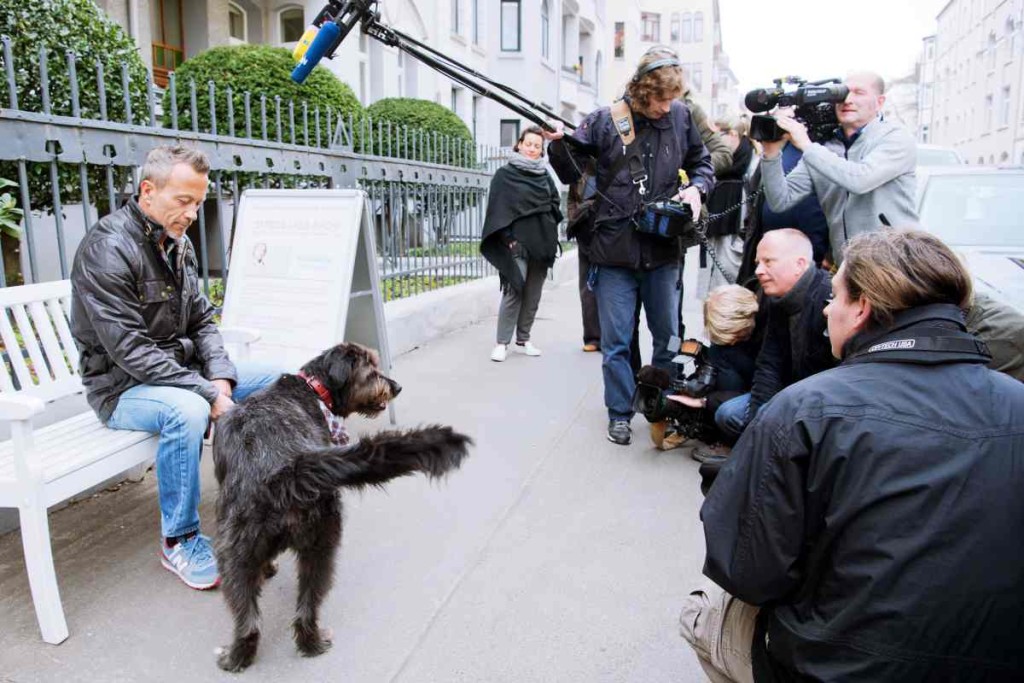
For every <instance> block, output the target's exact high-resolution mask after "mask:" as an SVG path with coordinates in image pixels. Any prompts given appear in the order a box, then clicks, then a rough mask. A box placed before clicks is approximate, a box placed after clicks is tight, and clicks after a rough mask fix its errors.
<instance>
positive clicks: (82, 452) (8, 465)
mask: <svg viewBox="0 0 1024 683" xmlns="http://www.w3.org/2000/svg"><path fill="white" fill-rule="evenodd" d="M34 436H35V453H34V454H33V457H34V459H35V460H34V462H35V463H37V465H38V467H39V468H40V469H41V470H42V472H43V479H44V481H46V482H49V481H53V480H54V479H58V478H60V477H63V476H67V475H68V474H69V473H71V472H74V471H76V470H78V469H81V468H84V467H86V466H88V465H90V464H92V463H94V462H96V461H98V460H102V459H103V458H105V457H107V456H108V455H110V454H111V453H116V452H117V451H120V450H124V449H126V448H129V447H131V446H132V445H134V444H137V443H142V442H144V441H147V440H149V439H154V440H155V437H154V436H153V435H152V434H148V433H146V432H134V431H127V430H121V429H109V428H107V427H105V426H104V425H103V424H102V423H101V422H100V421H99V419H98V418H97V417H96V416H95V415H93V414H92V413H83V414H82V415H76V416H75V417H72V418H69V419H67V420H63V421H61V422H58V423H56V424H53V425H50V426H49V427H44V428H43V429H40V430H39V431H37V432H35V434H34ZM14 479H15V468H14V445H13V443H12V442H11V441H5V442H3V443H0V482H2V481H5V480H6V481H14ZM0 502H2V501H0Z"/></svg>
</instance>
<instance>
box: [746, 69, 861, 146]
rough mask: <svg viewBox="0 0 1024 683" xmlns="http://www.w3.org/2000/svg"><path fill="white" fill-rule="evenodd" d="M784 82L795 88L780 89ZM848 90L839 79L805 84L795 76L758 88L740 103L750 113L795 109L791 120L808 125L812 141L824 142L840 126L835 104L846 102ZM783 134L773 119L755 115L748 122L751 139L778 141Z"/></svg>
mask: <svg viewBox="0 0 1024 683" xmlns="http://www.w3.org/2000/svg"><path fill="white" fill-rule="evenodd" d="M783 83H785V84H787V85H796V86H797V87H796V88H795V89H793V90H789V91H786V90H785V89H783V87H782V85H783ZM849 93H850V89H849V88H847V87H846V86H845V85H843V84H842V82H841V81H840V80H839V79H838V78H827V79H825V80H823V81H814V82H813V83H808V82H807V81H805V80H803V79H802V78H798V77H796V76H787V77H786V78H776V79H775V87H774V88H758V89H757V90H751V91H750V92H748V93H747V96H746V98H744V100H743V103H744V104H745V105H746V107H747V109H749V110H750V111H752V112H767V111H771V110H772V109H775V108H776V107H796V111H795V112H794V113H793V117H794V118H795V119H796V120H797V121H799V122H800V123H802V124H804V125H805V126H807V135H808V136H809V137H810V138H811V142H821V141H823V140H825V139H827V138H828V137H829V136H830V135H832V133H833V131H835V129H836V126H838V125H839V119H837V118H836V109H835V105H836V104H838V103H839V102H842V101H843V100H845V99H846V96H847V95H848V94H849ZM785 132H786V131H784V130H782V129H781V128H779V124H778V123H777V122H776V119H775V117H774V116H771V115H768V114H763V113H758V114H755V115H754V116H753V117H751V119H750V137H751V138H753V139H754V140H759V141H761V142H775V141H777V140H781V139H782V136H783V135H784V134H785Z"/></svg>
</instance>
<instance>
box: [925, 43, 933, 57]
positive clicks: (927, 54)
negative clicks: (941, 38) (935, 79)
mask: <svg viewBox="0 0 1024 683" xmlns="http://www.w3.org/2000/svg"><path fill="white" fill-rule="evenodd" d="M934 57H935V43H928V47H926V48H925V51H924V58H925V61H929V62H930V61H932V59H933V58H934Z"/></svg>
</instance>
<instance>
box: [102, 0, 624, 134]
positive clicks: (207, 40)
mask: <svg viewBox="0 0 1024 683" xmlns="http://www.w3.org/2000/svg"><path fill="white" fill-rule="evenodd" d="M96 2H97V4H98V6H99V7H100V8H101V9H102V10H104V11H105V12H106V14H107V15H108V16H110V17H111V18H112V19H114V20H115V21H117V22H118V23H119V24H121V26H123V27H124V29H125V30H126V31H127V32H128V33H129V34H130V35H131V36H132V38H133V39H134V40H135V41H136V43H137V44H138V45H139V46H140V48H141V54H142V57H143V59H144V61H145V62H146V64H147V65H148V66H149V67H150V69H151V70H152V72H153V77H154V82H155V83H156V84H157V85H158V86H162V85H164V84H166V82H167V74H168V73H169V72H171V71H173V70H174V69H175V68H176V67H177V66H178V65H179V64H181V63H182V62H183V61H184V60H186V59H188V58H189V57H191V56H193V55H195V54H197V53H199V52H202V51H203V50H206V49H208V48H210V47H214V46H219V45H232V44H245V43H252V44H270V45H280V46H283V47H287V48H292V47H294V46H295V44H296V42H297V41H298V40H299V38H300V37H301V36H302V33H303V32H304V31H305V28H306V26H307V24H308V23H309V22H310V21H311V20H312V18H313V17H314V16H315V15H316V14H317V13H318V12H319V11H320V9H321V8H322V7H323V2H322V1H321V0H96ZM605 7H606V0H498V1H497V2H485V0H388V1H387V2H382V3H380V5H379V9H380V12H381V21H382V22H383V23H384V24H386V25H387V26H390V27H393V28H395V29H398V30H400V31H402V32H403V33H405V34H407V35H409V36H410V37H412V38H415V39H416V40H419V41H422V42H423V43H426V44H428V45H430V46H431V47H432V48H434V49H436V50H438V51H440V52H442V53H443V54H445V55H447V56H449V57H451V58H454V59H456V60H458V61H460V62H462V63H463V64H465V65H466V66H468V67H470V68H471V69H473V70H475V71H477V72H480V73H483V74H486V75H488V76H489V77H491V78H493V79H495V80H497V81H499V82H502V83H506V84H508V85H510V86H512V87H514V88H516V89H518V90H519V91H520V92H522V93H523V95H525V96H526V97H527V98H529V99H530V100H531V101H533V102H537V103H539V104H542V105H543V106H545V107H546V108H548V109H550V110H551V111H553V112H555V113H557V114H559V115H561V116H563V117H564V118H566V119H568V120H570V121H573V122H576V121H579V120H580V119H582V117H583V116H585V115H586V114H587V113H589V112H590V111H592V110H593V109H594V108H596V107H598V106H601V105H602V104H607V103H609V102H610V101H611V99H612V98H611V97H610V94H611V93H609V92H606V91H605V90H604V89H603V83H604V82H605V79H604V77H603V75H604V70H605V64H606V63H607V62H608V61H610V60H609V58H608V56H607V50H608V49H609V48H610V46H611V37H610V35H609V34H608V32H607V31H606V30H605ZM323 64H324V65H325V66H326V67H327V68H329V69H330V70H331V71H333V72H334V73H335V74H337V75H338V77H339V78H340V79H341V80H343V81H344V82H346V83H347V84H348V85H349V86H351V87H352V89H353V90H354V91H355V93H356V95H357V96H358V97H359V99H360V101H361V102H363V104H370V103H372V102H374V101H376V100H379V99H382V98H385V97H416V98H420V99H428V100H433V101H435V102H438V103H439V104H442V105H444V106H446V107H450V108H451V109H452V110H453V111H454V112H455V113H456V114H458V115H459V116H460V117H461V118H462V119H463V121H464V122H465V123H466V125H467V126H468V127H469V128H470V130H471V131H473V134H474V137H475V138H476V139H477V141H478V142H479V143H480V144H483V145H490V146H499V145H501V146H508V145H510V144H512V143H513V142H514V141H515V139H516V137H517V136H518V133H519V130H521V128H522V127H523V126H525V125H529V123H530V122H529V121H527V120H525V119H523V118H522V117H520V116H519V115H518V114H515V113H514V112H512V111H511V110H509V109H507V108H505V107H503V106H501V105H499V104H497V103H494V102H492V101H490V100H488V99H487V98H485V97H482V96H480V95H477V94H475V93H474V92H472V91H471V90H469V89H468V88H466V87H463V86H459V85H458V84H454V83H452V81H450V80H449V79H448V78H447V77H445V76H442V75H440V74H438V73H436V72H435V71H434V70H433V69H431V68H430V67H428V66H426V65H425V64H422V63H420V62H419V61H418V60H417V59H415V58H413V57H411V56H409V55H408V54H405V53H403V52H401V51H400V50H398V49H396V48H393V47H388V46H385V45H382V44H381V43H379V42H378V41H376V40H374V39H370V38H368V37H367V36H365V35H354V34H353V35H351V36H349V38H348V39H347V40H346V41H345V42H344V43H343V44H342V45H341V47H340V48H339V49H338V52H337V54H336V56H335V58H334V59H333V60H325V61H324V62H323Z"/></svg>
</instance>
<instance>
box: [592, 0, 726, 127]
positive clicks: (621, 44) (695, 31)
mask: <svg viewBox="0 0 1024 683" xmlns="http://www.w3.org/2000/svg"><path fill="white" fill-rule="evenodd" d="M609 13H610V15H611V17H610V19H609V21H610V22H611V30H612V37H613V41H614V42H613V50H612V61H611V64H610V67H609V69H608V71H607V80H606V87H607V88H608V89H611V90H613V91H614V92H615V95H616V96H618V95H620V94H621V93H622V91H623V90H624V88H625V85H626V83H627V82H628V80H629V79H630V77H631V76H632V74H633V72H634V70H635V68H636V64H637V62H638V61H640V58H641V57H642V56H643V54H644V52H646V51H647V50H649V49H650V48H652V47H654V46H656V45H664V46H667V47H670V48H671V49H673V50H675V51H676V53H677V54H678V55H679V60H680V61H681V62H682V63H683V70H684V71H685V73H686V80H687V83H688V86H689V88H690V92H691V94H692V95H693V98H694V99H695V100H696V101H697V102H698V103H699V104H700V105H701V106H702V107H703V108H704V109H705V111H707V112H708V115H709V116H711V117H723V116H727V115H730V114H732V115H734V114H736V113H738V112H739V101H740V95H739V92H738V90H737V87H738V81H737V79H736V76H735V75H734V74H733V72H732V70H731V69H730V68H729V58H728V56H727V55H726V53H725V51H724V49H723V47H722V30H721V20H720V16H719V11H718V0H684V2H682V3H680V2H671V1H670V0H628V1H627V2H621V3H617V4H616V5H615V6H614V8H612V7H610V8H609Z"/></svg>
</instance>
